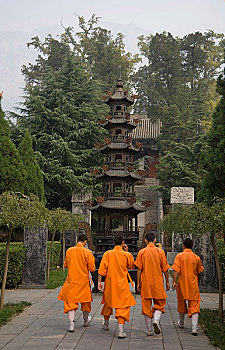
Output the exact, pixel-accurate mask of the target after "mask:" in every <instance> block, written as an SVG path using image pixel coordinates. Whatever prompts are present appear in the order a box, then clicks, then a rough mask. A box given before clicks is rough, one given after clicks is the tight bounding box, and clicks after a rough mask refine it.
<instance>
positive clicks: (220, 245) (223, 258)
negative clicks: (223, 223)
mask: <svg viewBox="0 0 225 350" xmlns="http://www.w3.org/2000/svg"><path fill="white" fill-rule="evenodd" d="M217 249H218V256H219V263H220V268H221V274H222V280H223V291H225V244H224V241H223V240H222V239H220V240H218V242H217Z"/></svg>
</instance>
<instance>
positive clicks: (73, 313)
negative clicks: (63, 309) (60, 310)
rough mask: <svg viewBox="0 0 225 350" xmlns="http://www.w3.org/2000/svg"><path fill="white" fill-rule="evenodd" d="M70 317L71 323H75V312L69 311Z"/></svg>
mask: <svg viewBox="0 0 225 350" xmlns="http://www.w3.org/2000/svg"><path fill="white" fill-rule="evenodd" d="M68 316H69V320H70V322H73V321H74V316H75V310H70V311H68Z"/></svg>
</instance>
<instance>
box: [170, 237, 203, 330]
mask: <svg viewBox="0 0 225 350" xmlns="http://www.w3.org/2000/svg"><path fill="white" fill-rule="evenodd" d="M192 246H193V241H192V239H191V238H186V239H185V240H184V241H183V252H182V253H179V254H177V256H176V258H175V260H174V264H173V266H172V269H173V270H174V271H173V287H172V288H173V290H175V289H176V290H177V304H178V305H177V306H178V313H179V319H178V326H179V327H180V328H184V316H185V314H188V317H189V318H192V334H193V335H198V315H199V313H200V301H201V298H200V293H199V287H198V281H199V278H200V275H201V273H202V271H203V270H204V267H203V266H202V262H201V259H200V258H199V256H197V255H196V254H194V253H193V251H192ZM178 274H179V278H178V282H177V277H178ZM187 302H188V307H187Z"/></svg>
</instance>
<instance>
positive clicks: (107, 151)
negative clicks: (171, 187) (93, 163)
mask: <svg viewBox="0 0 225 350" xmlns="http://www.w3.org/2000/svg"><path fill="white" fill-rule="evenodd" d="M136 97H137V96H135V95H133V96H132V97H129V96H128V92H127V91H124V90H123V82H122V79H121V73H120V75H119V79H118V81H117V84H116V91H115V93H114V94H112V93H110V92H109V93H108V95H107V96H105V97H104V102H105V103H106V104H107V105H108V106H109V108H110V112H109V115H108V116H107V117H106V119H105V120H100V121H99V123H100V125H101V127H103V128H104V129H106V130H107V131H108V133H109V135H108V137H106V138H105V139H104V143H97V144H96V145H95V148H97V149H99V151H100V152H101V153H102V154H103V155H104V157H105V163H104V165H103V166H102V170H99V169H93V170H92V171H91V172H92V174H94V175H95V176H96V178H97V179H98V180H100V181H101V182H102V192H101V195H100V196H99V197H98V198H97V201H96V202H93V201H87V203H86V205H88V206H89V209H90V210H91V211H92V212H93V213H95V214H96V215H97V229H96V233H95V246H96V251H97V252H99V253H100V252H104V251H106V250H108V249H111V248H112V247H113V238H114V237H115V236H116V235H118V234H122V235H123V236H124V238H125V241H126V244H127V245H128V246H129V251H130V252H137V250H138V247H137V241H138V240H139V231H138V214H139V213H140V212H144V211H146V210H147V207H148V206H149V205H151V203H150V202H149V201H142V202H140V201H139V202H140V203H139V202H138V203H137V200H136V196H135V192H134V184H135V182H137V181H140V180H141V179H142V177H143V176H144V175H145V171H144V170H135V169H134V156H135V154H136V153H137V152H139V151H140V149H141V148H142V144H141V143H140V142H138V141H136V143H135V145H134V144H133V143H132V130H134V129H135V128H136V126H137V125H138V122H139V120H138V119H134V120H131V118H130V112H129V110H130V107H131V105H132V104H133V103H134V99H135V98H136Z"/></svg>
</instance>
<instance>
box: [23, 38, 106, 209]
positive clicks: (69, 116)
mask: <svg viewBox="0 0 225 350" xmlns="http://www.w3.org/2000/svg"><path fill="white" fill-rule="evenodd" d="M63 45H64V44H63ZM51 54H52V53H51ZM48 55H49V54H48ZM48 55H47V57H46V62H44V63H43V64H42V67H41V68H40V71H42V73H41V74H40V75H39V77H38V79H37V77H36V82H35V83H33V85H31V84H28V85H27V86H26V89H25V92H26V98H25V102H24V105H25V107H26V108H25V109H24V110H23V115H22V116H18V127H19V128H21V130H23V129H29V130H30V132H31V134H32V137H33V140H34V150H35V152H36V154H37V159H38V162H39V165H40V167H41V170H42V172H43V177H44V185H45V194H46V198H47V203H48V207H50V208H54V207H58V206H59V205H60V206H62V207H66V208H70V196H71V193H72V191H73V190H74V188H83V187H85V186H88V187H91V188H93V189H94V187H95V182H94V179H93V178H92V177H91V176H90V173H89V172H90V169H91V168H93V167H94V166H95V165H98V164H101V157H100V155H99V154H98V153H97V152H95V151H94V143H96V142H98V141H100V140H102V138H103V135H104V131H103V130H101V129H100V128H99V127H98V120H99V119H101V118H103V116H104V112H105V111H106V108H105V106H103V103H102V101H101V99H100V95H101V88H100V83H99V82H98V81H95V80H93V79H91V78H90V76H89V75H88V73H87V71H86V68H85V66H84V65H83V64H82V62H81V59H80V57H77V56H75V55H74V53H72V52H70V53H69V54H68V55H67V57H66V58H65V59H64V61H63V65H62V67H61V68H60V69H59V70H55V68H52V67H49V66H48V69H46V65H47V64H48V63H47V61H48V57H49V56H48ZM52 59H53V58H52ZM42 61H43V60H42ZM27 79H28V81H30V76H27Z"/></svg>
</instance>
